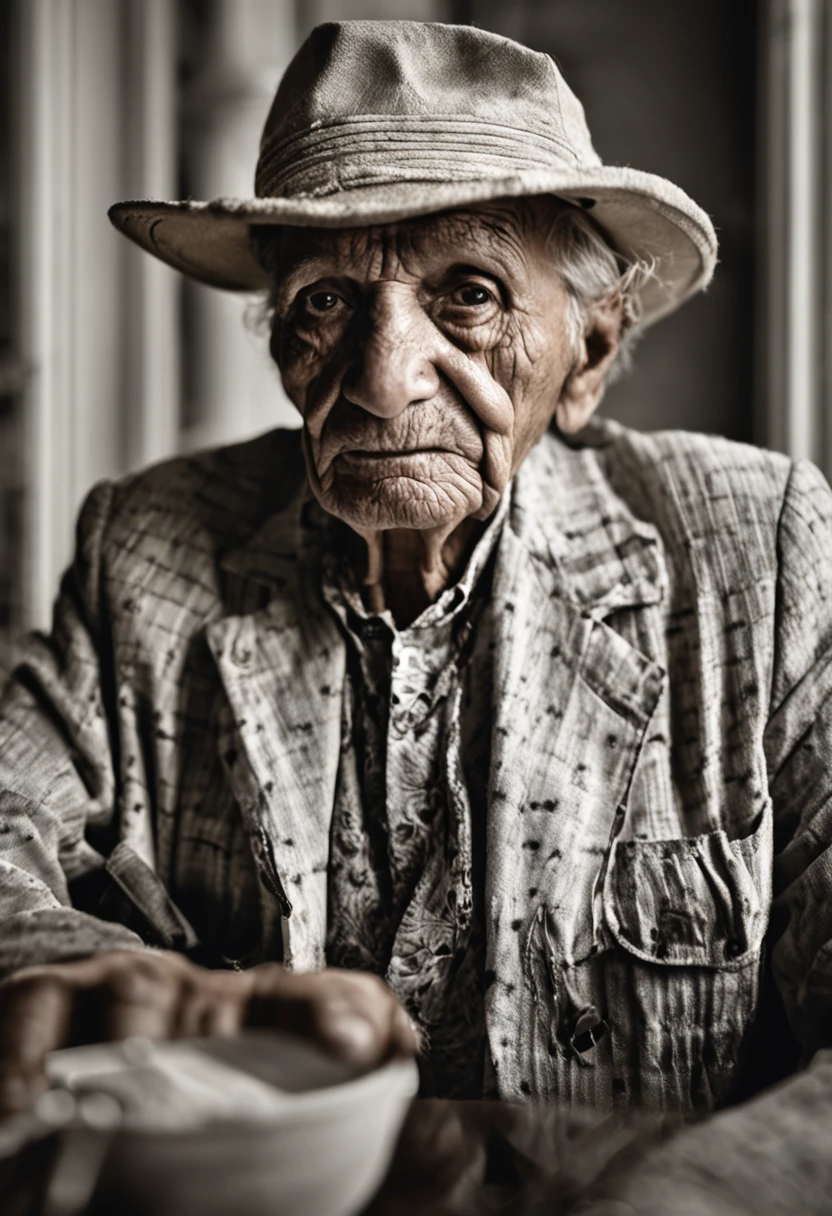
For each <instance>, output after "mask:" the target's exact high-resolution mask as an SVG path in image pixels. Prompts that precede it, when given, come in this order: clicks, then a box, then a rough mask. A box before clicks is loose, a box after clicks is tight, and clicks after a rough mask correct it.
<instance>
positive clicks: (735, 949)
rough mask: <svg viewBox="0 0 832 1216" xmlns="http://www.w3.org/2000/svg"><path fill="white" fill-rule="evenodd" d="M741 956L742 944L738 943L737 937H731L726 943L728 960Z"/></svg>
mask: <svg viewBox="0 0 832 1216" xmlns="http://www.w3.org/2000/svg"><path fill="white" fill-rule="evenodd" d="M741 954H742V946H741V945H740V943H739V942H738V941H737V939H736V938H735V937H729V938H728V941H727V942H726V943H725V957H726V958H739V956H740V955H741Z"/></svg>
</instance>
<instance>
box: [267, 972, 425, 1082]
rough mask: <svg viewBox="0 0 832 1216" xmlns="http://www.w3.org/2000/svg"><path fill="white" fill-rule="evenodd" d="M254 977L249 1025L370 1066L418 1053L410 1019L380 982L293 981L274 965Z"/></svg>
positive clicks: (329, 976) (323, 976) (342, 976)
mask: <svg viewBox="0 0 832 1216" xmlns="http://www.w3.org/2000/svg"><path fill="white" fill-rule="evenodd" d="M250 974H251V975H252V976H253V978H254V993H253V997H252V1000H251V1002H250V1004H249V1010H248V1017H247V1021H248V1024H249V1025H260V1026H264V1025H267V1026H275V1027H277V1028H279V1029H281V1030H287V1031H290V1032H291V1033H294V1034H299V1035H303V1036H305V1037H307V1038H311V1039H312V1040H314V1041H315V1042H317V1043H319V1044H320V1045H321V1046H323V1047H325V1048H327V1049H328V1050H330V1051H332V1052H333V1054H335V1055H336V1056H338V1057H339V1058H341V1059H343V1060H348V1061H350V1062H351V1063H356V1064H362V1065H367V1066H371V1065H373V1064H377V1063H380V1062H381V1061H382V1060H384V1059H386V1058H387V1057H388V1056H390V1055H394V1054H399V1053H401V1054H405V1055H412V1054H413V1053H414V1052H415V1051H416V1050H417V1049H418V1039H417V1037H416V1035H415V1033H414V1031H413V1029H412V1027H411V1026H410V1023H409V1021H408V1019H407V1015H406V1014H404V1011H403V1010H401V1007H400V1006H399V1004H398V1002H397V1001H396V998H395V997H394V995H393V993H392V992H391V991H390V989H389V988H388V987H387V985H386V984H384V983H383V982H382V981H381V980H380V979H378V978H377V977H376V976H372V975H357V974H350V973H347V972H338V971H322V972H316V973H313V974H304V975H293V974H292V973H291V972H287V971H284V970H283V968H282V967H278V966H274V965H272V966H265V967H257V968H254V970H253V971H252V972H251V973H250Z"/></svg>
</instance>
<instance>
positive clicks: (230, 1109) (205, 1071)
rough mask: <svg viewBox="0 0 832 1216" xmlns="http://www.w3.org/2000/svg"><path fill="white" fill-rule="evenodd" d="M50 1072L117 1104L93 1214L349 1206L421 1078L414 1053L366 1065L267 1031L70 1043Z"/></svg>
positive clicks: (289, 1212)
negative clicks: (366, 1068) (361, 1067)
mask: <svg viewBox="0 0 832 1216" xmlns="http://www.w3.org/2000/svg"><path fill="white" fill-rule="evenodd" d="M47 1071H48V1075H49V1077H50V1079H51V1080H52V1082H53V1084H56V1085H58V1086H62V1087H65V1088H67V1089H69V1090H71V1091H73V1092H75V1093H88V1092H95V1093H106V1094H109V1095H110V1096H111V1097H114V1098H115V1099H116V1100H117V1101H118V1102H119V1104H120V1106H121V1108H122V1112H123V1120H122V1130H121V1131H120V1132H119V1133H118V1134H117V1135H116V1137H115V1139H114V1141H113V1144H112V1147H111V1149H110V1152H109V1154H108V1156H107V1159H106V1163H105V1167H104V1170H103V1173H102V1176H101V1179H100V1183H99V1189H98V1191H97V1199H96V1202H95V1204H94V1206H93V1211H95V1212H97V1211H101V1212H110V1211H113V1212H119V1214H120V1216H122V1214H123V1216H127V1214H128V1213H130V1214H131V1216H132V1214H134V1213H135V1214H136V1216H138V1214H142V1216H145V1214H147V1216H150V1214H151V1213H152V1216H228V1214H229V1213H233V1214H235V1216H261V1214H262V1216H267V1214H268V1216H351V1214H353V1213H356V1212H358V1211H360V1210H361V1208H362V1207H363V1206H364V1205H365V1204H366V1203H367V1202H368V1200H369V1199H370V1198H371V1196H372V1195H373V1194H374V1192H375V1190H376V1189H377V1187H378V1185H379V1184H380V1182H381V1180H382V1178H383V1177H384V1174H385V1172H386V1170H387V1167H388V1164H389V1162H390V1158H391V1156H392V1153H393V1149H394V1147H395V1144H396V1139H397V1137H398V1134H399V1131H400V1128H401V1124H402V1121H403V1119H404V1116H405V1113H406V1111H407V1107H408V1104H409V1102H410V1099H411V1098H412V1097H413V1096H414V1094H415V1093H416V1090H417V1088H418V1072H417V1069H416V1065H415V1063H414V1062H413V1061H412V1060H398V1059H397V1060H392V1061H390V1062H389V1063H387V1064H385V1065H383V1066H382V1067H380V1068H377V1069H374V1070H373V1071H372V1072H368V1073H363V1074H359V1073H358V1071H357V1070H356V1069H355V1068H351V1067H350V1066H349V1065H344V1064H342V1063H339V1062H337V1061H334V1060H332V1059H330V1058H329V1057H328V1056H327V1055H325V1054H324V1053H323V1052H321V1051H318V1050H316V1049H315V1048H313V1047H311V1046H310V1045H309V1044H307V1043H305V1042H303V1041H302V1040H300V1039H296V1038H293V1037H292V1036H289V1035H284V1034H278V1033H276V1032H269V1031H252V1032H246V1033H245V1034H243V1035H240V1036H237V1037H235V1038H228V1039H203V1040H188V1041H180V1042H171V1043H154V1044H149V1043H147V1042H146V1041H142V1042H141V1043H137V1042H135V1041H132V1042H128V1043H127V1044H100V1045H96V1046H95V1047H82V1048H72V1049H69V1050H66V1051H61V1052H55V1053H54V1054H53V1055H52V1056H51V1057H50V1059H49V1062H48V1069H47Z"/></svg>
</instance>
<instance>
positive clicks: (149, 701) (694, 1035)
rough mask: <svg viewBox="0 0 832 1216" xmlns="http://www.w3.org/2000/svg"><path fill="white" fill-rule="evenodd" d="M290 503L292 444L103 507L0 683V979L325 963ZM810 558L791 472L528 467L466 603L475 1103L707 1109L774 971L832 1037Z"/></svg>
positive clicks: (298, 467) (318, 722) (593, 435)
mask: <svg viewBox="0 0 832 1216" xmlns="http://www.w3.org/2000/svg"><path fill="white" fill-rule="evenodd" d="M303 501H304V484H303V462H302V456H301V453H300V447H299V439H298V436H297V434H296V433H293V432H274V433H272V434H270V435H267V436H264V437H261V438H258V439H256V440H254V441H252V442H250V443H248V444H244V445H240V446H237V447H233V448H228V449H223V450H220V451H217V452H212V453H207V454H203V455H198V456H195V457H188V458H184V459H180V460H177V461H174V462H171V463H168V464H165V465H162V466H159V467H157V468H155V469H151V470H149V471H147V472H145V473H142V474H139V475H137V476H135V477H132V478H129V479H127V480H125V481H123V482H120V483H118V484H104V485H101V486H99V487H97V488H96V489H95V490H94V491H93V492H92V494H91V496H90V498H89V500H88V502H87V504H86V506H85V508H84V511H83V513H82V516H81V519H80V522H79V529H78V548H77V555H76V559H75V562H74V564H73V567H72V569H71V570H70V571H69V572H68V574H67V575H66V577H65V580H64V582H63V585H62V588H61V592H60V596H59V599H58V602H57V606H56V612H55V622H54V628H53V632H52V635H51V636H50V637H49V638H45V637H39V636H35V637H32V638H30V639H29V640H28V641H27V642H26V644H25V647H24V648H23V651H22V655H21V659H20V662H19V665H18V666H17V668H16V670H15V672H14V674H13V677H12V679H11V681H10V683H9V685H8V686H7V688H6V690H5V693H4V695H3V698H2V702H1V703H0V791H1V792H0V850H2V860H0V873H1V874H2V881H1V882H0V967H2V971H3V972H4V973H8V972H10V971H13V970H15V969H17V968H19V967H22V966H25V965H27V964H29V963H35V962H46V961H49V960H57V959H66V958H73V957H79V956H83V955H86V954H89V953H90V952H95V951H100V950H104V949H108V948H113V947H125V946H127V947H131V948H136V949H142V948H145V947H146V944H148V943H149V944H155V945H165V946H171V945H173V946H177V947H178V948H191V949H194V946H193V943H194V942H195V941H196V940H197V939H198V941H199V943H200V945H199V947H198V948H196V949H198V950H199V951H201V957H203V958H205V959H206V960H209V961H211V962H212V963H213V964H214V965H221V964H223V963H225V964H226V965H227V964H229V963H230V962H232V961H235V962H237V963H238V964H239V965H242V966H246V965H249V964H251V963H253V962H256V961H258V960H261V959H267V958H282V959H283V960H284V961H285V962H286V964H287V965H288V966H291V967H295V968H298V969H310V968H316V967H320V966H322V965H323V964H324V962H325V950H326V940H327V894H328V874H329V871H330V850H331V843H330V827H331V819H332V813H333V806H334V802H335V793H336V783H337V776H338V766H339V755H340V748H341V742H342V739H341V735H342V723H343V720H344V714H343V709H344V695H345V687H346V655H347V641H346V639H345V636H344V633H343V630H342V627H341V625H340V624H339V621H338V619H337V616H336V615H335V613H334V612H333V611H332V610H331V609H330V607H329V606H328V605H327V604H326V603H325V601H324V598H323V595H322V591H321V586H322V572H321V569H320V568H319V567H318V566H317V565H316V563H315V561H314V560H311V559H308V558H307V557H304V559H303V560H301V552H302V548H301V531H302V521H301V512H302V504H303ZM830 553H832V494H830V491H829V488H828V486H827V485H826V483H825V481H824V480H823V478H822V477H821V475H820V474H819V473H818V472H817V470H815V469H814V468H813V467H812V466H811V465H808V464H803V463H799V464H795V465H792V464H791V463H790V462H789V461H788V460H786V459H785V458H783V457H780V456H775V455H771V454H767V453H763V452H760V451H758V450H756V449H754V448H750V447H743V446H738V445H734V444H731V443H728V442H727V441H723V440H719V439H712V438H705V437H702V436H695V435H687V434H682V433H666V434H657V435H639V434H636V433H634V432H630V431H627V430H625V429H623V428H620V427H618V426H615V425H612V424H609V423H598V424H597V425H595V426H594V427H593V428H591V429H590V430H588V431H587V432H585V433H584V434H582V435H581V436H580V437H579V438H578V440H576V441H575V442H574V443H571V444H567V443H565V442H564V440H563V439H562V438H560V437H558V436H556V435H554V434H550V435H547V436H546V437H545V438H544V439H543V440H542V441H541V443H540V444H539V445H538V446H537V448H536V449H534V451H533V452H532V453H531V454H530V456H529V457H528V458H527V460H526V462H525V464H524V465H523V467H522V469H521V470H520V472H519V473H518V475H517V477H516V478H515V481H514V483H513V485H512V487H511V490H510V501H509V504H508V513H507V516H506V520H505V523H504V526H503V528H502V531H501V533H500V537H499V540H498V542H497V547H496V554H495V565H494V571H493V581H492V584H491V587H492V593H491V603H490V609H489V621H490V624H489V628H490V630H491V638H492V641H493V646H492V647H491V648H490V653H491V664H492V667H491V673H490V683H491V687H492V688H493V706H492V709H491V713H492V724H491V743H490V772H489V774H488V783H487V798H486V807H485V811H484V817H485V822H484V823H483V824H480V825H479V828H480V829H481V831H482V832H483V835H484V839H485V873H484V891H483V909H484V921H485V925H484V930H485V939H486V940H485V954H486V957H485V975H484V977H483V988H484V992H485V1024H486V1033H487V1038H488V1053H487V1055H488V1061H487V1064H488V1069H489V1072H490V1076H491V1081H490V1084H491V1086H492V1087H493V1091H494V1092H495V1093H497V1094H499V1095H500V1096H502V1097H505V1098H521V1099H522V1098H524V1097H527V1096H529V1097H539V1098H545V1099H547V1100H557V1101H559V1102H561V1103H564V1104H575V1105H593V1106H595V1107H596V1108H600V1109H604V1108H612V1107H615V1106H623V1105H631V1104H638V1105H641V1106H644V1107H646V1108H649V1109H653V1110H667V1111H689V1110H692V1109H696V1110H703V1109H710V1108H711V1107H713V1106H715V1105H719V1104H721V1103H724V1102H726V1101H727V1100H729V1099H730V1098H731V1096H732V1095H733V1094H734V1093H735V1092H736V1089H737V1086H739V1085H742V1084H743V1083H744V1081H745V1077H744V1072H745V1070H746V1067H747V1062H748V1059H749V1055H748V1053H749V1050H750V1049H749V1042H750V1040H751V1039H752V1038H753V1036H754V1034H755V1033H756V1030H755V1023H756V1025H757V1026H758V1027H759V1026H763V1025H768V1021H767V1020H766V1019H764V1018H762V1012H763V1011H764V1010H765V1008H766V1002H767V1000H768V995H767V993H768V986H769V981H770V980H771V981H772V984H773V986H774V987H776V992H777V994H778V996H779V999H781V1000H782V1001H783V1003H784V1005H785V1008H786V1011H787V1013H788V1018H789V1021H790V1023H791V1027H792V1031H793V1033H794V1034H795V1035H796V1037H797V1039H798V1040H799V1042H800V1044H801V1046H802V1050H803V1052H804V1054H805V1055H806V1056H807V1057H808V1056H809V1055H811V1054H812V1053H813V1051H814V1050H815V1049H816V1048H817V1047H819V1046H821V1045H823V1044H825V1043H826V1044H828V1043H829V1042H830V1040H831V1039H832V848H831V847H830V846H832V799H831V798H830V777H829V757H830V755H832V737H830V735H832V704H830V696H829V693H830V690H832V663H830V658H832V564H831V563H830V560H829V556H830ZM784 1033H785V1032H784ZM781 1047H782V1043H781V1042H779V1041H777V1042H772V1043H769V1044H768V1045H767V1050H768V1051H769V1053H771V1052H776V1051H778V1050H780V1048H781Z"/></svg>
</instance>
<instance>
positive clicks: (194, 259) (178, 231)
mask: <svg viewBox="0 0 832 1216" xmlns="http://www.w3.org/2000/svg"><path fill="white" fill-rule="evenodd" d="M540 194H556V195H558V196H559V197H561V198H564V199H566V200H568V201H572V202H575V203H578V204H580V205H582V206H584V207H587V208H588V209H590V210H591V215H592V218H593V219H594V220H595V221H596V223H598V224H599V226H600V227H601V228H602V229H603V230H604V231H605V232H606V234H607V235H608V237H609V238H610V240H611V241H612V244H613V245H614V247H615V248H616V249H617V250H619V252H621V253H622V254H625V255H630V256H635V257H638V258H643V259H647V260H650V261H652V262H653V263H654V264H655V268H656V269H655V274H654V275H653V276H652V277H651V278H650V280H649V281H648V283H647V284H646V285H645V287H644V288H643V289H642V292H641V300H640V303H641V324H642V325H649V324H651V323H653V322H654V321H657V320H659V318H660V317H663V316H665V315H666V314H667V313H669V312H672V311H673V310H674V309H676V308H678V307H679V305H680V304H682V303H683V302H684V301H685V300H686V299H687V298H688V297H689V296H691V295H693V294H694V293H695V292H697V291H700V290H702V289H703V288H704V287H706V286H707V285H708V283H709V282H710V279H711V277H712V275H713V272H714V267H715V265H716V255H717V241H716V234H715V232H714V228H713V225H712V223H711V221H710V219H709V218H708V216H707V215H706V213H705V212H704V211H703V210H702V209H701V207H698V206H697V204H696V203H694V202H693V200H692V199H690V198H689V197H688V196H687V195H686V194H685V193H684V191H683V190H680V189H679V187H678V186H674V185H673V184H672V183H671V182H669V181H667V180H666V179H665V178H662V177H657V176H656V175H654V174H652V173H644V172H642V171H641V170H638V169H629V168H617V167H614V166H609V165H592V166H584V167H575V168H572V167H569V168H566V167H564V168H562V169H560V168H557V169H551V170H549V169H546V170H529V171H526V172H521V173H517V174H513V175H512V176H510V177H504V178H487V179H484V180H479V181H455V182H448V181H426V180H424V179H420V180H418V181H408V180H402V181H395V182H391V183H385V184H381V185H372V186H364V187H360V188H358V189H351V190H343V191H339V192H338V193H337V194H330V195H326V196H323V197H310V196H298V197H294V198H292V197H289V198H252V199H238V198H221V199H216V200H214V201H213V202H209V203H203V202H191V201H188V202H150V201H138V202H124V203H116V204H115V206H113V207H111V208H110V210H109V213H108V214H109V217H110V220H111V221H112V223H113V224H114V225H115V227H116V228H117V229H118V230H119V231H120V232H122V233H124V235H125V236H127V237H129V238H130V239H131V240H132V241H135V242H136V244H137V245H140V246H141V247H142V248H143V249H145V250H147V252H148V253H152V254H153V255H154V256H155V257H157V258H160V259H161V260H162V261H163V262H167V264H168V265H169V266H173V267H174V268H175V269H176V270H180V271H182V272H183V273H184V274H187V275H189V276H190V277H191V278H194V279H197V280H199V281H200V282H202V283H207V284H209V285H210V286H212V287H219V288H223V289H225V290H228V291H260V290H263V289H264V288H266V287H267V286H268V276H267V275H266V273H265V271H264V270H263V269H262V268H261V267H260V265H259V264H258V262H257V261H256V259H255V257H254V253H253V250H252V241H251V232H250V229H251V227H252V226H253V225H259V224H280V225H287V226H290V227H315V228H357V227H368V226H369V225H371V224H384V223H391V222H393V221H396V220H404V219H412V218H415V217H416V216H420V215H429V214H432V213H434V212H438V211H447V210H449V209H451V208H454V207H462V206H466V205H470V204H472V203H481V202H487V201H490V200H496V199H508V198H519V197H523V196H532V195H540Z"/></svg>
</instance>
